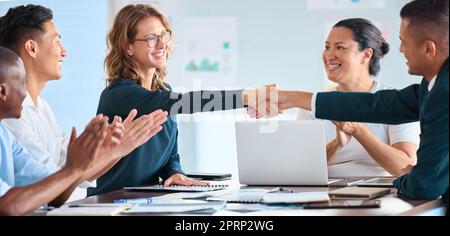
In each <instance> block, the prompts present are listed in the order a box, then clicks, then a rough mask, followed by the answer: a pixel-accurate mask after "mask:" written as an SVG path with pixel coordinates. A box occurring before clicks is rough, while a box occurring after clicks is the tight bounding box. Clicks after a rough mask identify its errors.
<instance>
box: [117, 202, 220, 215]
mask: <svg viewBox="0 0 450 236" xmlns="http://www.w3.org/2000/svg"><path fill="white" fill-rule="evenodd" d="M225 206H226V203H225V202H207V201H199V200H168V199H167V200H159V201H152V203H151V204H148V205H135V206H133V207H132V208H131V209H129V210H126V211H124V212H123V214H152V213H212V212H216V211H219V210H222V209H224V208H225Z"/></svg>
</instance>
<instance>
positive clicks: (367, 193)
mask: <svg viewBox="0 0 450 236" xmlns="http://www.w3.org/2000/svg"><path fill="white" fill-rule="evenodd" d="M390 193H391V189H390V188H360V187H347V188H341V189H337V190H333V191H330V192H329V193H328V194H329V195H330V197H331V198H333V199H361V200H368V199H372V198H376V197H380V196H384V195H387V194H390Z"/></svg>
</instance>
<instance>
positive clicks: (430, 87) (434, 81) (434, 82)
mask: <svg viewBox="0 0 450 236" xmlns="http://www.w3.org/2000/svg"><path fill="white" fill-rule="evenodd" d="M436 78H437V75H436V76H435V77H434V78H433V79H432V80H431V81H430V84H429V85H428V91H429V92H431V90H432V89H433V87H434V84H436Z"/></svg>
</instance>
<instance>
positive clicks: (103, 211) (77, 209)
mask: <svg viewBox="0 0 450 236" xmlns="http://www.w3.org/2000/svg"><path fill="white" fill-rule="evenodd" d="M132 206H133V205H131V204H114V203H104V204H103V203H99V204H76V205H67V206H62V207H60V208H56V209H54V210H52V211H49V212H47V216H116V215H118V214H120V213H122V212H123V211H125V210H127V209H130V208H131V207H132Z"/></svg>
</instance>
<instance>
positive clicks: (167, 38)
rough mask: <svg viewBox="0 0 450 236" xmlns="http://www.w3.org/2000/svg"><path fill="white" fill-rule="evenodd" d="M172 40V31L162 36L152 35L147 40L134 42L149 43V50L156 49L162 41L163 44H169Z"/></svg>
mask: <svg viewBox="0 0 450 236" xmlns="http://www.w3.org/2000/svg"><path fill="white" fill-rule="evenodd" d="M171 38H172V32H171V31H170V30H167V31H165V32H164V33H162V34H161V35H156V34H152V35H150V36H148V37H147V38H145V39H135V40H134V41H142V42H147V46H148V47H149V48H154V47H156V45H158V43H159V42H160V40H161V42H163V43H167V42H169V41H170V39H171Z"/></svg>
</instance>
